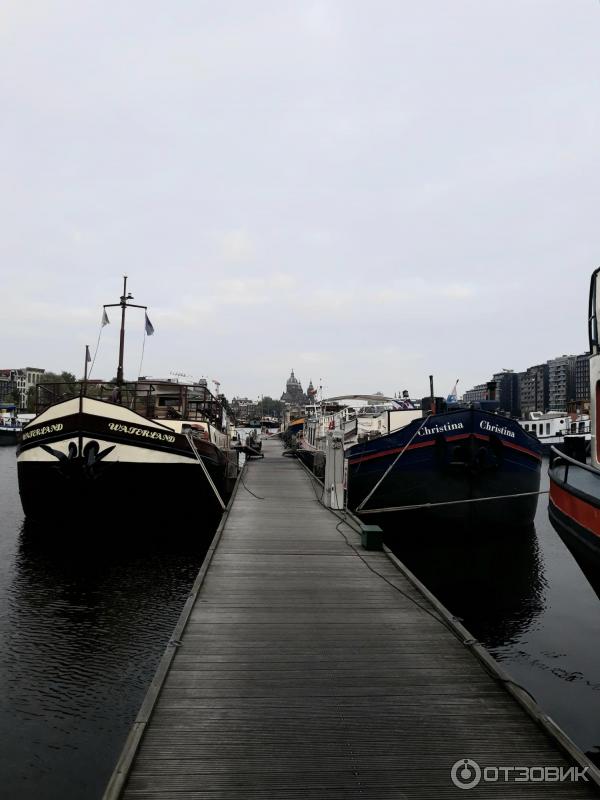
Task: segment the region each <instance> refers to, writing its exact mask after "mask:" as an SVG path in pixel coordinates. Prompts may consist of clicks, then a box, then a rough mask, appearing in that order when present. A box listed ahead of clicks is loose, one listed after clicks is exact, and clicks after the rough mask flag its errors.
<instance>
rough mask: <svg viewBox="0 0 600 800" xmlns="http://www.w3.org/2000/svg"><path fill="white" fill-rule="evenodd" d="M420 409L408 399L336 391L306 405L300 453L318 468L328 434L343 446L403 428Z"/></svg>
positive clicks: (417, 416)
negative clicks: (345, 393) (320, 454)
mask: <svg viewBox="0 0 600 800" xmlns="http://www.w3.org/2000/svg"><path fill="white" fill-rule="evenodd" d="M421 416H422V412H421V410H420V409H419V408H415V407H414V405H413V404H412V403H411V402H410V401H407V400H398V399H397V398H395V397H385V396H382V395H373V394H349V395H338V396H337V397H330V398H328V399H325V400H321V401H320V402H318V403H314V404H312V405H309V406H307V407H306V416H305V421H304V428H303V430H302V434H301V435H300V439H299V448H300V455H301V457H302V458H303V460H304V461H305V462H306V463H307V464H308V465H309V466H313V465H314V466H316V468H317V472H318V471H319V464H318V461H319V456H317V458H316V461H317V464H315V463H314V462H315V454H317V453H323V454H324V453H325V450H326V442H327V437H328V435H329V436H331V435H332V434H335V435H337V436H338V437H339V438H341V440H342V442H343V446H344V449H346V448H348V447H352V445H355V444H357V443H359V442H365V441H370V440H371V439H375V438H377V437H378V436H385V435H386V434H388V433H393V432H394V431H397V430H399V429H400V428H403V427H404V426H405V425H408V424H409V422H412V421H413V420H414V419H420V418H421Z"/></svg>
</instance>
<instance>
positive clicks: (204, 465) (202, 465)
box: [185, 433, 227, 511]
mask: <svg viewBox="0 0 600 800" xmlns="http://www.w3.org/2000/svg"><path fill="white" fill-rule="evenodd" d="M185 438H186V439H187V440H188V442H189V445H190V447H191V448H192V452H193V453H194V455H195V456H196V458H197V460H198V463H199V464H200V466H201V467H202V469H203V471H204V474H205V476H206V480H207V481H208V482H209V484H210V486H211V488H212V490H213V492H214V493H215V496H216V498H217V500H218V501H219V504H220V506H221V508H222V509H223V511H225V509H226V507H227V506H226V505H225V503H224V502H223V498H222V497H221V495H220V494H219V490H218V489H217V487H216V486H215V483H214V481H213V479H212V478H211V477H210V473H209V471H208V469H207V467H206V464H205V463H204V461H202V458H201V456H200V453H199V452H198V450H197V449H196V445H195V444H194V442H193V440H192V435H191V433H186V435H185Z"/></svg>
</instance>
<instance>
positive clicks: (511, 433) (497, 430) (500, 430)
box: [479, 419, 515, 439]
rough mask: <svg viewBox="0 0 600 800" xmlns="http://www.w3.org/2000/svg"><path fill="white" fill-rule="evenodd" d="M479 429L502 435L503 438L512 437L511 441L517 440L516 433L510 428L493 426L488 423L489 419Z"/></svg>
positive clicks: (480, 424) (481, 423)
mask: <svg viewBox="0 0 600 800" xmlns="http://www.w3.org/2000/svg"><path fill="white" fill-rule="evenodd" d="M479 427H480V428H481V429H482V430H484V431H492V433H501V434H502V435H503V436H510V438H511V439H514V438H515V434H514V431H510V430H509V429H508V428H504V427H502V426H501V425H493V424H492V423H491V422H488V421H487V419H484V420H483V421H482V422H480V423H479Z"/></svg>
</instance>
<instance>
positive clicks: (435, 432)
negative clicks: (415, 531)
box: [347, 409, 541, 528]
mask: <svg viewBox="0 0 600 800" xmlns="http://www.w3.org/2000/svg"><path fill="white" fill-rule="evenodd" d="M400 453H402V454H401V455H400ZM399 455H400V457H399V458H398V460H397V461H396V463H395V464H394V466H393V467H392V469H391V471H390V472H389V474H388V475H387V476H386V477H385V478H384V479H383V481H382V482H381V484H380V485H379V487H378V488H377V489H376V490H375V492H374V494H373V495H372V497H371V498H370V499H369V501H368V502H367V503H366V504H365V506H364V509H363V511H366V510H368V509H370V510H372V509H384V508H385V509H389V508H398V510H397V511H388V512H382V513H380V514H372V513H369V514H361V511H359V510H358V506H359V505H360V504H361V502H362V501H363V500H364V498H366V497H367V495H368V494H369V492H371V490H372V489H373V488H374V487H375V486H376V484H377V483H378V481H379V480H380V479H381V478H382V477H383V476H384V474H385V473H386V470H387V469H388V468H389V467H390V466H391V465H392V464H393V463H394V461H395V459H396V458H397V457H398V456H399ZM347 457H348V487H347V489H348V507H349V508H350V509H351V510H353V511H355V512H356V513H358V514H359V515H362V516H364V520H365V522H367V521H368V522H371V523H375V522H376V523H377V524H380V525H382V526H383V527H385V528H389V527H398V526H399V525H400V526H405V525H410V526H411V527H415V526H420V527H433V528H435V527H439V526H440V525H457V526H461V527H469V528H478V527H486V528H490V527H496V526H502V527H503V528H505V527H507V526H511V527H525V526H529V525H531V524H532V522H533V519H534V516H535V512H536V508H537V500H538V495H537V492H538V491H539V485H540V471H541V447H540V444H539V442H538V441H537V439H535V437H533V436H531V435H529V434H527V433H526V432H524V431H523V430H522V429H521V428H520V427H519V426H518V424H517V423H516V422H513V421H512V420H509V419H505V418H503V417H498V416H497V415H494V414H490V413H487V412H483V411H479V410H475V409H470V410H464V411H455V412H449V413H445V414H436V415H433V416H430V417H428V418H427V419H426V420H415V421H414V422H411V423H410V424H409V425H407V426H406V427H405V428H402V429H401V430H399V431H396V432H395V433H392V434H389V435H387V436H382V437H379V438H377V439H373V440H372V441H370V442H366V443H363V444H360V445H355V446H354V447H352V448H350V449H349V450H348V452H347ZM514 495H526V496H524V497H514ZM506 496H508V497H506ZM489 498H502V499H489ZM465 501H467V502H465ZM473 501H475V502H473ZM436 504H440V505H436ZM412 506H420V508H418V509H417V508H410V507H412Z"/></svg>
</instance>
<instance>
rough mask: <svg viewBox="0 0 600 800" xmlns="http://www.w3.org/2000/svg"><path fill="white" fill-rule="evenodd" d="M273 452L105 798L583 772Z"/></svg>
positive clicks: (558, 791)
mask: <svg viewBox="0 0 600 800" xmlns="http://www.w3.org/2000/svg"><path fill="white" fill-rule="evenodd" d="M264 452H265V456H266V457H265V459H264V460H263V461H256V462H252V463H250V464H249V465H248V467H247V472H246V477H245V482H246V485H247V487H248V488H249V489H250V490H251V491H252V492H254V493H255V494H256V495H258V496H259V497H260V498H262V499H258V498H256V497H254V496H253V495H252V494H250V493H249V492H248V491H246V490H245V489H244V487H243V486H240V487H239V488H238V491H237V494H236V497H235V501H234V502H233V505H232V508H231V511H230V513H229V515H228V518H227V520H226V523H225V524H224V526H223V530H222V533H221V535H220V538H219V541H218V543H217V545H216V548H215V549H214V552H213V554H212V560H211V561H210V564H209V566H208V568H206V570H205V573H204V575H203V580H202V584H201V586H200V587H199V591H198V594H197V596H196V598H195V602H194V603H193V606H190V608H191V613H190V615H189V618H188V620H187V624H186V625H185V629H184V631H183V634H182V635H181V637H180V638H181V645H180V646H178V647H177V650H176V654H175V656H174V658H173V660H172V663H171V665H170V669H168V672H167V674H166V678H165V680H164V683H162V676H159V679H158V680H157V686H158V685H159V684H160V687H159V691H158V690H157V694H158V696H157V699H156V703H154V700H153V699H152V701H151V702H149V703H146V710H145V711H143V712H142V714H141V716H140V717H139V718H138V722H137V727H136V728H135V729H134V732H133V736H132V737H131V738H130V741H129V743H128V745H127V746H126V749H125V752H124V755H123V757H122V760H121V762H120V765H119V766H118V770H117V772H116V773H115V776H113V781H112V783H111V785H110V787H109V789H108V790H107V793H106V795H105V798H106V800H109V798H110V800H113V798H116V797H124V798H126V800H142V799H146V798H147V799H148V800H157V799H158V798H160V800H175V798H177V800H226V799H227V800H259V798H260V800H266V799H267V798H268V799H269V800H292V798H293V800H317V799H318V800H342V798H343V799H344V800H346V799H350V798H352V799H353V800H354V799H355V798H356V799H357V798H363V800H364V799H365V798H366V799H367V800H391V798H394V799H395V798H398V799H400V798H415V799H417V798H419V799H421V798H432V800H434V799H436V800H437V798H446V797H463V798H464V797H465V791H464V790H463V789H460V788H456V787H455V786H454V785H453V783H452V781H451V776H450V772H451V767H452V765H453V764H454V763H455V762H456V761H458V760H459V759H466V758H470V759H474V760H475V761H476V762H478V764H479V765H480V766H481V767H488V766H522V767H525V766H554V767H564V768H566V767H568V766H570V765H571V764H572V763H573V762H571V761H569V760H567V758H566V757H565V756H564V755H563V753H562V751H561V750H560V749H559V747H558V746H557V744H556V742H555V741H554V740H553V739H552V738H551V737H550V736H549V735H548V734H547V733H546V732H545V731H544V730H542V729H541V728H540V727H539V726H538V725H537V724H536V723H535V722H534V721H533V719H532V718H531V717H530V716H529V715H528V714H527V713H526V712H525V711H524V710H523V708H522V707H521V706H520V705H519V704H518V703H517V702H516V701H515V699H514V698H513V697H511V695H510V694H509V693H508V692H507V690H506V688H505V686H503V685H502V683H500V682H499V681H497V680H495V679H494V678H493V677H492V676H490V674H489V672H488V671H486V669H484V667H483V666H482V664H481V662H480V661H479V660H478V659H477V658H476V657H475V655H474V654H473V652H472V651H471V650H470V649H469V648H468V647H466V646H465V645H464V644H463V643H462V642H461V641H459V639H458V638H457V637H456V636H455V635H454V634H453V633H452V632H451V631H450V630H449V629H448V627H447V626H446V625H444V624H442V623H441V622H440V621H439V619H436V615H437V614H438V611H436V609H435V607H434V605H432V604H431V603H430V602H429V601H428V600H427V599H426V598H425V597H424V596H423V594H421V592H420V591H419V590H418V589H417V588H416V587H415V586H414V585H413V583H412V582H411V581H410V580H409V579H408V578H407V577H406V576H405V575H404V574H403V573H402V572H401V571H400V570H399V569H398V567H397V566H396V565H395V563H394V562H393V560H391V559H390V558H389V557H388V556H387V555H386V554H385V553H383V552H367V551H364V550H362V549H361V548H360V546H359V544H358V542H359V539H358V537H357V536H356V534H355V533H354V532H353V531H352V530H351V529H350V527H349V526H347V525H346V524H345V523H343V522H340V521H339V520H338V519H337V518H336V517H335V516H334V515H333V514H332V513H331V512H329V511H327V510H326V509H324V508H323V507H322V506H321V505H320V504H319V503H318V502H317V500H316V498H315V493H314V491H313V482H312V480H311V479H310V477H309V476H308V475H307V474H306V473H305V472H304V471H303V469H302V467H301V466H300V465H299V464H298V463H297V462H296V461H294V460H292V459H287V458H284V457H283V456H282V455H281V453H282V448H281V445H280V443H279V442H278V441H267V442H265V443H264ZM345 537H346V538H345ZM434 602H435V601H434ZM163 671H165V672H166V669H165V670H163ZM152 707H153V710H152V711H151V709H152ZM140 739H141V742H139V746H138V741H139V740H140ZM130 763H131V769H129V764H130ZM125 778H126V780H125ZM123 782H124V783H125V787H124V790H123V791H122V792H121V784H122V783H123ZM466 795H467V797H469V798H479V797H496V798H502V800H505V799H506V800H508V799H509V798H525V797H534V796H535V797H538V796H539V797H542V796H543V797H544V798H553V797H569V798H575V797H577V798H580V797H581V798H584V797H596V796H597V794H596V792H595V790H594V786H593V784H590V783H585V782H582V781H579V782H577V783H573V782H563V783H551V784H549V783H505V782H504V781H503V780H502V779H501V780H500V781H499V782H495V783H484V782H481V783H480V784H479V785H478V786H477V787H476V788H473V789H471V790H469V791H468V792H467V793H466Z"/></svg>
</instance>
